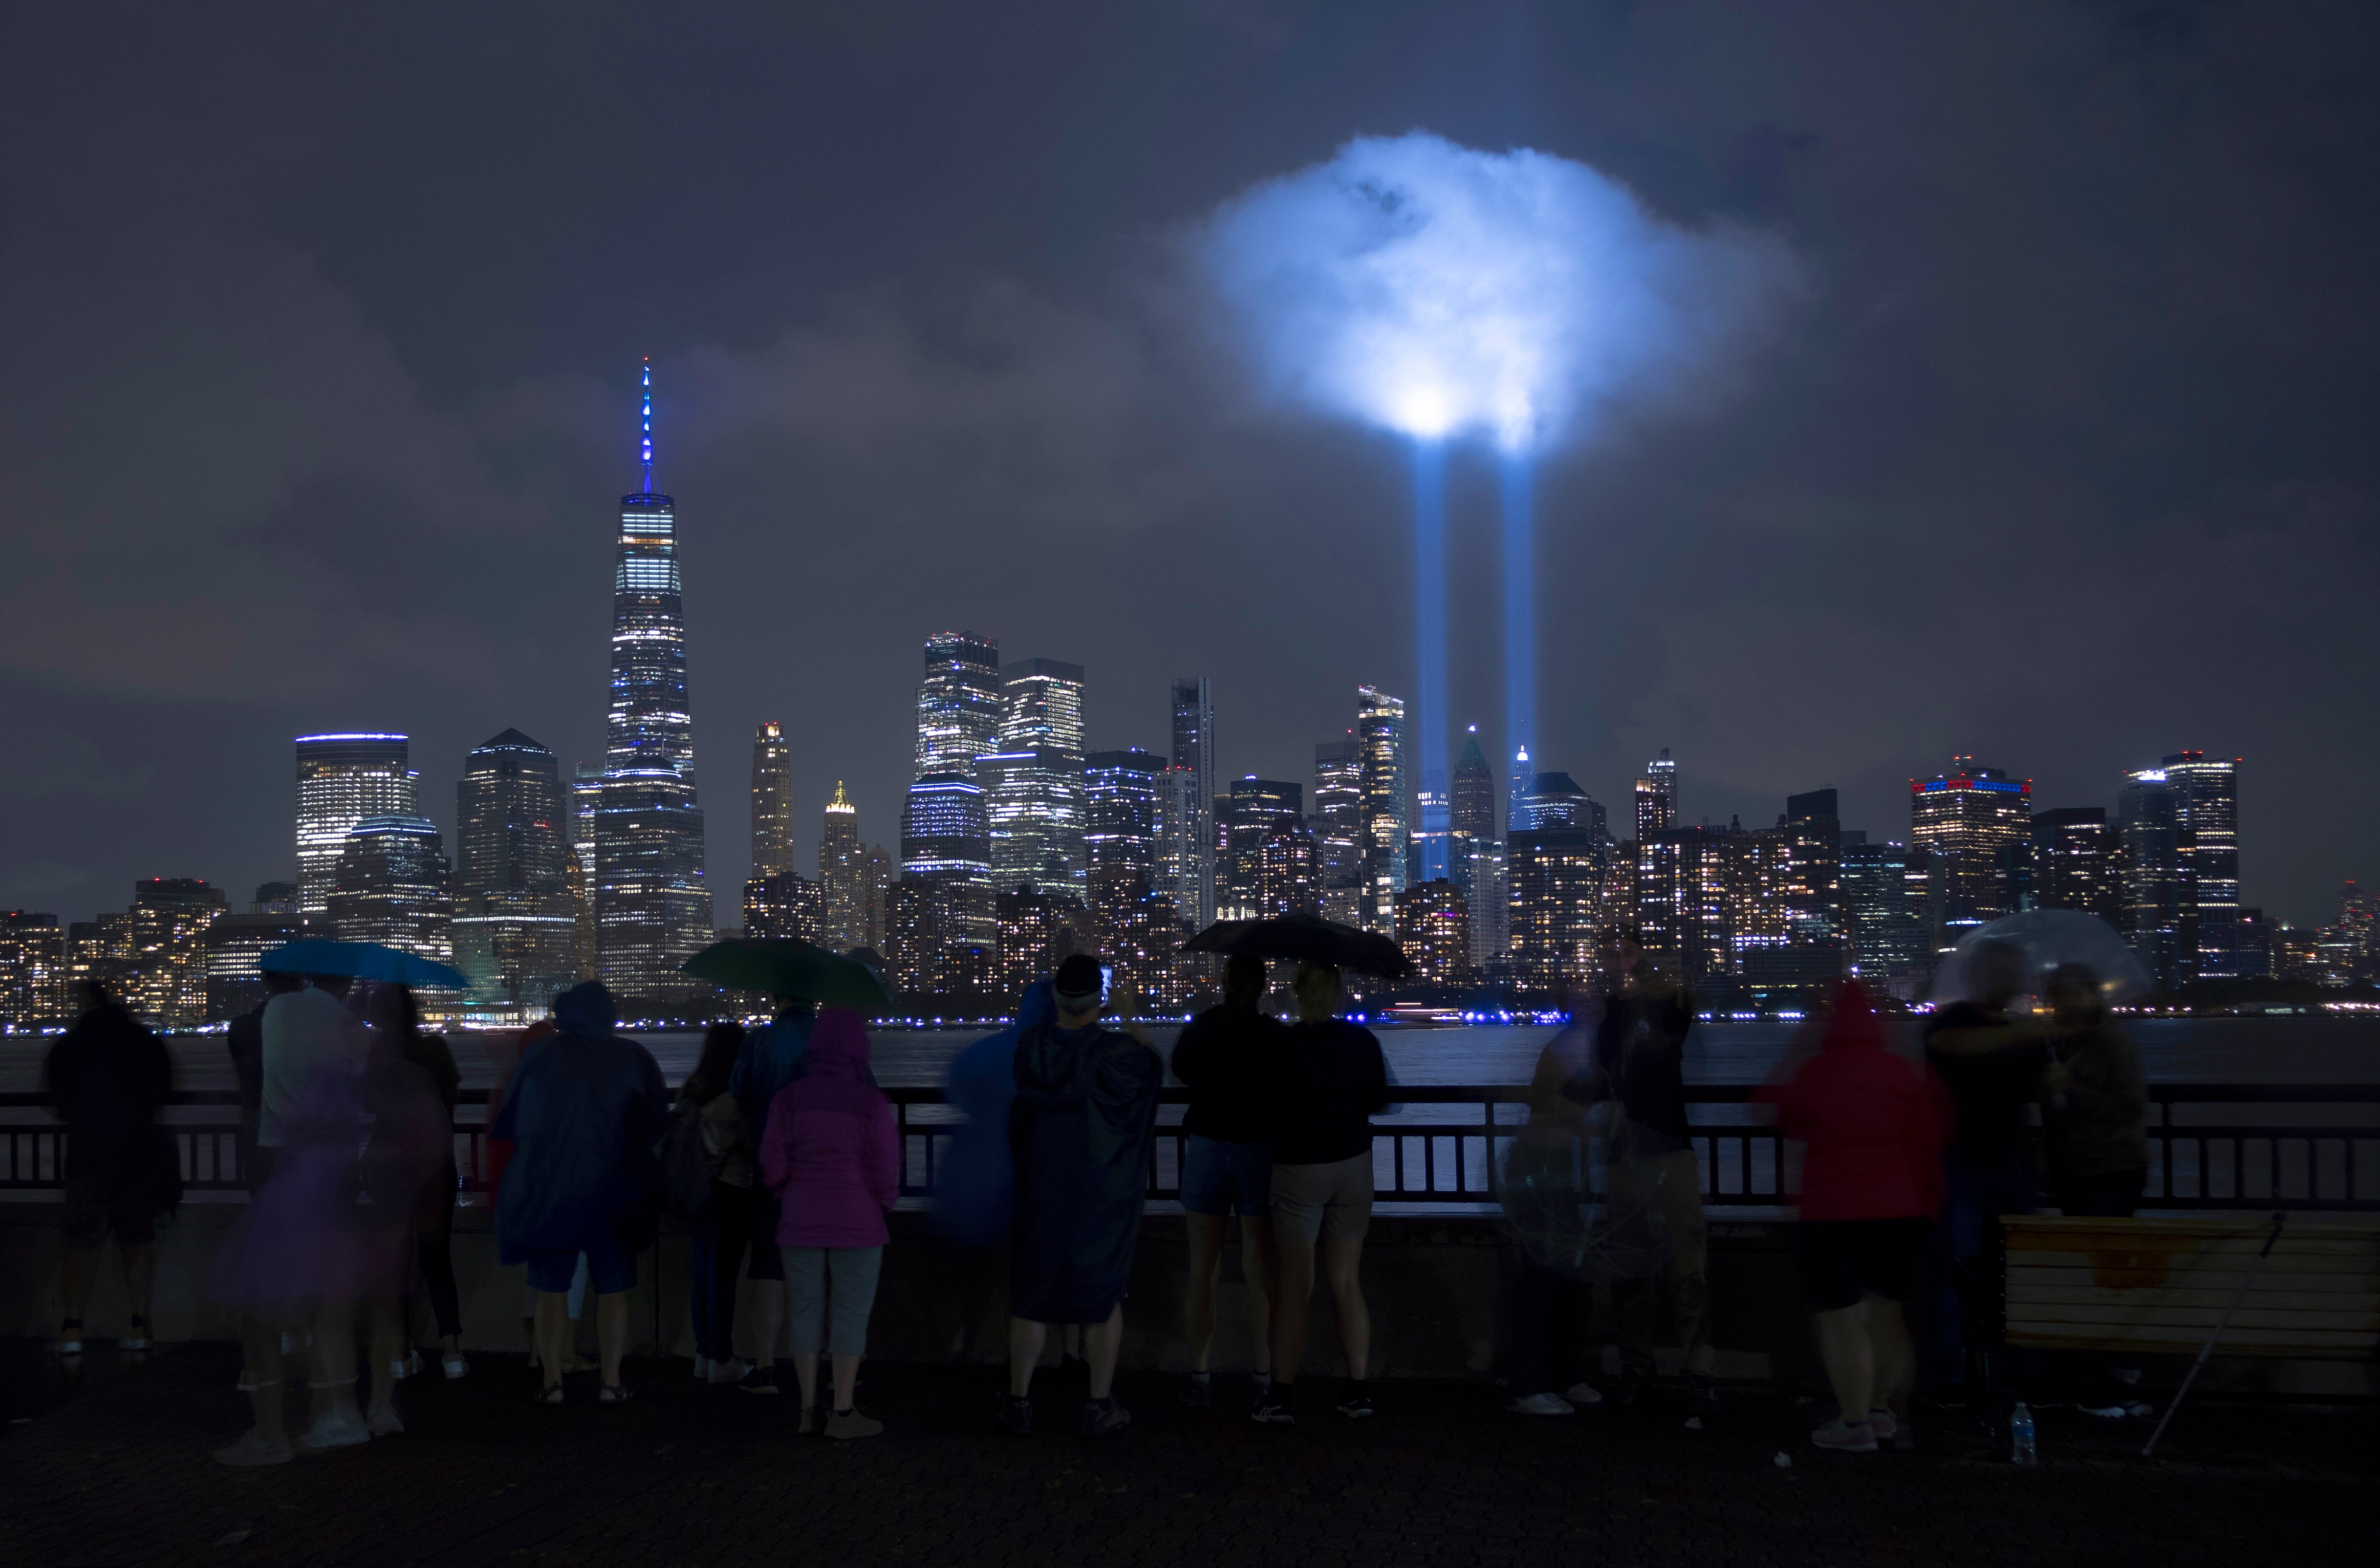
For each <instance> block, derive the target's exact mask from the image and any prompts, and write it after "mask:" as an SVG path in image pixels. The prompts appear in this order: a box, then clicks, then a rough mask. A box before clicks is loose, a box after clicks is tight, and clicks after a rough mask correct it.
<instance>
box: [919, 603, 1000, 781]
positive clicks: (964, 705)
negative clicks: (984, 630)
mask: <svg viewBox="0 0 2380 1568" xmlns="http://www.w3.org/2000/svg"><path fill="white" fill-rule="evenodd" d="M1006 706H1007V702H1006V696H1005V691H1004V688H1003V687H1002V681H1001V675H1000V644H999V643H998V642H997V641H995V640H994V639H992V638H988V637H977V635H976V634H975V633H973V632H965V631H957V632H936V633H935V634H934V635H933V636H931V637H929V638H927V639H926V675H925V678H924V679H923V680H922V681H920V682H919V683H918V686H917V776H918V777H919V778H921V779H922V778H926V777H929V776H935V777H943V778H949V777H958V778H966V779H974V778H976V759H977V758H978V757H981V756H983V755H984V754H985V753H986V752H990V751H996V750H998V749H999V748H1000V747H999V739H1000V720H1001V714H1002V711H1004V710H1005V708H1006ZM977 782H978V783H980V782H981V781H980V780H977Z"/></svg>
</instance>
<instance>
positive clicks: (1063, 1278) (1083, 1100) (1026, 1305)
mask: <svg viewBox="0 0 2380 1568" xmlns="http://www.w3.org/2000/svg"><path fill="white" fill-rule="evenodd" d="M1164 1084H1165V1064H1164V1062H1163V1061H1162V1060H1161V1059H1160V1057H1159V1056H1158V1054H1157V1052H1156V1051H1151V1050H1150V1049H1148V1047H1147V1046H1145V1045H1143V1044H1141V1043H1140V1042H1139V1041H1138V1040H1135V1039H1133V1038H1132V1037H1131V1036H1130V1035H1127V1034H1122V1033H1119V1032H1117V1031H1115V1030H1112V1029H1102V1028H1100V1027H1098V1026H1097V1025H1093V1026H1092V1027H1088V1028H1084V1029H1061V1028H1058V1027H1056V1026H1054V1025H1041V1026H1038V1027H1034V1028H1030V1029H1026V1031H1024V1034H1023V1036H1022V1038H1020V1039H1018V1041H1017V1043H1016V1102H1015V1104H1014V1106H1012V1107H1011V1108H1010V1111H1009V1118H1008V1125H1009V1143H1010V1148H1011V1150H1012V1155H1013V1159H1014V1167H1015V1172H1016V1198H1015V1212H1014V1215H1013V1216H1012V1218H1011V1220H1010V1223H1009V1285H1008V1288H1009V1311H1010V1312H1011V1313H1012V1314H1014V1316H1016V1317H1019V1318H1023V1319H1026V1320H1027V1321H1029V1322H1036V1323H1103V1322H1105V1321H1107V1318H1108V1314H1109V1313H1110V1312H1111V1311H1113V1310H1114V1309H1115V1307H1116V1304H1117V1303H1119V1302H1121V1301H1122V1300H1123V1295H1124V1288H1125V1286H1126V1284H1127V1283H1128V1282H1130V1280H1131V1278H1132V1255H1133V1248H1134V1246H1135V1245H1136V1244H1137V1243H1138V1241H1139V1239H1140V1213H1141V1207H1142V1205H1143V1203H1144V1201H1145V1200H1146V1199H1147V1195H1148V1157H1149V1148H1150V1145H1151V1143H1152V1141H1153V1140H1154V1138H1155V1136H1156V1127H1157V1098H1158V1093H1159V1091H1160V1089H1161V1088H1163V1087H1164Z"/></svg>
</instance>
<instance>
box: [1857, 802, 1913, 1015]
mask: <svg viewBox="0 0 2380 1568" xmlns="http://www.w3.org/2000/svg"><path fill="white" fill-rule="evenodd" d="M1837 876H1838V879H1839V886H1840V888H1841V896H1842V906H1843V923H1844V926H1845V928H1846V930H1847V934H1848V938H1849V941H1850V943H1851V971H1852V974H1853V975H1856V976H1857V977H1858V978H1860V979H1861V980H1862V981H1863V982H1864V983H1865V984H1866V985H1868V986H1870V987H1879V986H1880V987H1883V988H1885V989H1887V990H1888V991H1890V992H1891V994H1893V995H1896V996H1899V997H1900V998H1901V999H1902V1000H1904V1001H1914V1000H1916V998H1917V997H1918V995H1919V994H1920V992H1921V988H1922V984H1923V981H1924V979H1925V977H1926V976H1927V975H1929V974H1930V973H1931V972H1932V969H1933V964H1934V951H1933V949H1934V943H1933V939H1932V936H1931V934H1930V933H1929V932H1928V930H1926V922H1925V857H1924V856H1923V855H1919V854H1913V853H1912V852H1911V850H1910V848H1909V846H1908V845H1905V844H1899V843H1895V842H1893V841H1890V840H1887V839H1877V840H1876V841H1874V842H1873V843H1871V842H1870V841H1869V839H1868V836H1867V835H1866V834H1865V833H1844V834H1842V835H1841V844H1840V861H1839V862H1838V869H1837Z"/></svg>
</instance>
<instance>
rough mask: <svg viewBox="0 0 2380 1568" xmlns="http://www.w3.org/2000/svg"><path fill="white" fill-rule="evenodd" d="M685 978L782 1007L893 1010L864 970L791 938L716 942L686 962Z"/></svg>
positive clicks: (879, 986) (881, 986) (869, 971)
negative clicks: (765, 997) (803, 1003)
mask: <svg viewBox="0 0 2380 1568" xmlns="http://www.w3.org/2000/svg"><path fill="white" fill-rule="evenodd" d="M686 973H687V974H689V975H692V976H693V977H694V978H696V979H698V980H709V981H710V983H711V984H713V985H716V986H724V987H726V988H727V989H728V990H729V991H767V992H768V993H769V994H770V995H771V996H773V997H776V998H777V999H779V1000H780V1001H787V1000H791V999H794V998H796V997H799V998H805V999H807V1000H808V1001H811V1002H819V1003H825V1004H826V1005H827V1006H829V1007H849V1008H852V1009H853V1010H855V1011H856V1012H861V1013H873V1012H877V1011H880V1010H881V1009H883V1008H887V1007H890V1006H892V997H891V996H890V995H889V994H887V993H886V991H885V990H884V982H883V981H881V980H880V979H878V978H876V972H875V971H874V970H872V969H870V968H869V967H868V966H867V965H865V964H862V963H860V962H859V961H858V960H857V959H856V958H838V957H837V956H835V955H834V954H832V953H829V952H828V951H827V950H826V949H825V948H823V947H820V946H818V945H817V944H816V943H813V942H803V941H801V940H799V939H798V938H793V937H787V938H783V939H777V940H767V941H764V940H761V939H759V938H751V937H747V938H738V939H736V940H735V941H733V942H712V943H711V944H710V946H709V947H706V948H704V949H703V950H702V951H701V952H699V953H698V954H695V955H694V956H693V957H691V958H689V959H687V960H686Z"/></svg>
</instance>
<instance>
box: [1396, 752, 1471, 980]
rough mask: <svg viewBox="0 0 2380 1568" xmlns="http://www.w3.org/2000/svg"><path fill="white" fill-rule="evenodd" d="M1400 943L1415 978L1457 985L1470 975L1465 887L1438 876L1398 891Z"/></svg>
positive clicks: (1468, 911) (1468, 918)
mask: <svg viewBox="0 0 2380 1568" xmlns="http://www.w3.org/2000/svg"><path fill="white" fill-rule="evenodd" d="M1490 788H1493V785H1492V784H1491V785H1490ZM1397 945H1398V946H1399V947H1400V948H1403V950H1404V955H1405V957H1406V959H1407V960H1409V961H1410V962H1411V963H1412V965H1413V966H1414V976H1415V978H1416V979H1419V980H1421V981H1423V982H1424V983H1426V984H1429V985H1455V984H1459V983H1461V982H1462V981H1463V980H1464V979H1466V978H1469V976H1470V973H1471V951H1472V942H1471V906H1470V903H1469V901H1468V900H1466V899H1465V898H1464V897H1463V890H1462V889H1461V888H1459V887H1457V886H1455V885H1454V883H1452V882H1451V881H1446V880H1445V879H1443V878H1438V879H1433V880H1432V881H1424V882H1415V884H1414V885H1413V886H1411V887H1408V888H1406V889H1405V890H1404V891H1403V893H1399V894H1397Z"/></svg>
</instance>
